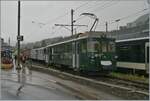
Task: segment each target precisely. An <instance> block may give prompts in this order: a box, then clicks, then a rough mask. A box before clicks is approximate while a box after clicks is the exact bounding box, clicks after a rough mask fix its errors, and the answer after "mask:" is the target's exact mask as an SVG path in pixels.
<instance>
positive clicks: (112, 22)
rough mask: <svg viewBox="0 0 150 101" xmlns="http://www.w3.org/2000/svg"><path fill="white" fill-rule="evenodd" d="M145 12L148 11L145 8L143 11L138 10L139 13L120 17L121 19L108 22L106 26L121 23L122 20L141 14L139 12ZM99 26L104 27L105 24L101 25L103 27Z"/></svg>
mask: <svg viewBox="0 0 150 101" xmlns="http://www.w3.org/2000/svg"><path fill="white" fill-rule="evenodd" d="M146 10H148V9H147V8H145V9H143V10H140V11H138V12H135V13H132V14H130V15H127V16H125V17H122V18H119V19H116V20H112V21H110V22H108V24H109V25H111V24H114V23H117V22H120V21H122V20H124V19H128V18H130V17H133V16H137V14H139V13H141V12H144V11H146ZM100 26H106V24H103V25H100Z"/></svg>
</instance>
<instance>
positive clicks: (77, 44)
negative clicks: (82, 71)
mask: <svg viewBox="0 0 150 101" xmlns="http://www.w3.org/2000/svg"><path fill="white" fill-rule="evenodd" d="M75 45H76V46H75V47H76V48H75V50H76V51H75V52H76V53H75V54H76V56H75V57H76V61H75V64H76V68H77V69H79V42H76V44H75Z"/></svg>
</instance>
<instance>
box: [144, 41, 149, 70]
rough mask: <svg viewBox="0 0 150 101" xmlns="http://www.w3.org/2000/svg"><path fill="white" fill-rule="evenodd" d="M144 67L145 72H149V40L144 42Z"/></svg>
mask: <svg viewBox="0 0 150 101" xmlns="http://www.w3.org/2000/svg"><path fill="white" fill-rule="evenodd" d="M145 68H146V73H149V42H146V43H145Z"/></svg>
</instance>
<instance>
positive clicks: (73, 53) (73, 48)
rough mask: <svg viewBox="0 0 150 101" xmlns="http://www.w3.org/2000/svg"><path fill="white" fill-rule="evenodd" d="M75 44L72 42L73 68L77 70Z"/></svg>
mask: <svg viewBox="0 0 150 101" xmlns="http://www.w3.org/2000/svg"><path fill="white" fill-rule="evenodd" d="M75 49H76V48H75V42H72V67H73V68H75V67H76V66H75V59H76V58H75Z"/></svg>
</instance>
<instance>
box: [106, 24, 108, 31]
mask: <svg viewBox="0 0 150 101" xmlns="http://www.w3.org/2000/svg"><path fill="white" fill-rule="evenodd" d="M107 32H108V23H107V22H106V33H107Z"/></svg>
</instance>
